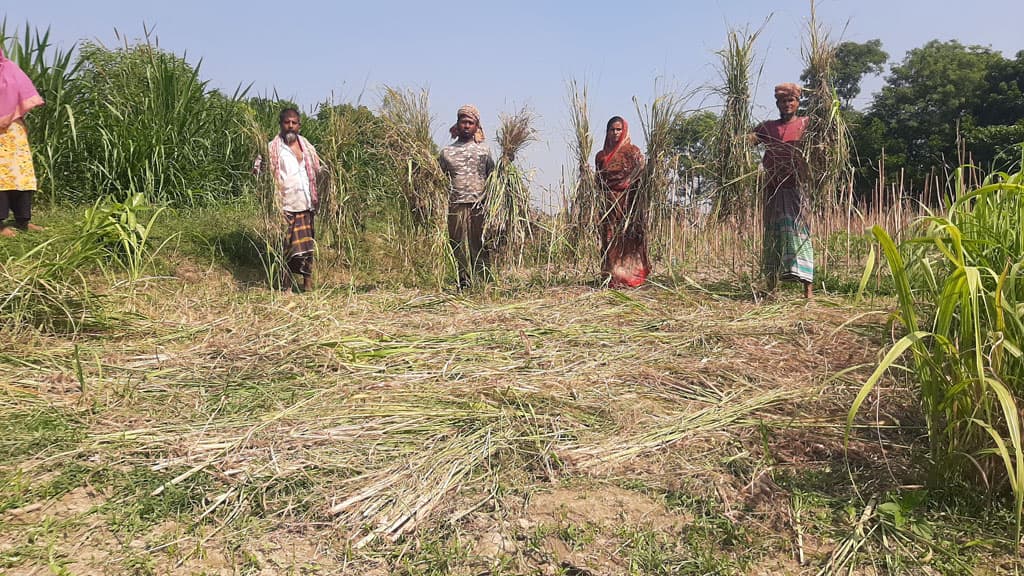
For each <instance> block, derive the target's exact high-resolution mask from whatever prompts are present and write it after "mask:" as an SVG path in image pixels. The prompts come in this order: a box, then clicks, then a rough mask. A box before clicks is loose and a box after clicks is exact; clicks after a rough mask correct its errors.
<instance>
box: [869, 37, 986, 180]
mask: <svg viewBox="0 0 1024 576" xmlns="http://www.w3.org/2000/svg"><path fill="white" fill-rule="evenodd" d="M1002 60H1003V58H1002V56H1001V55H1000V54H999V53H997V52H993V51H992V50H991V49H990V48H986V47H982V46H964V45H962V44H960V43H959V42H957V41H955V40H954V41H949V42H940V41H938V40H932V41H931V42H928V43H927V44H925V45H924V46H922V47H920V48H915V49H913V50H911V51H909V52H908V53H907V56H906V57H905V58H904V60H903V62H902V63H901V64H899V65H897V66H893V68H892V70H891V74H890V75H889V77H888V78H887V82H888V83H887V85H886V86H884V87H883V88H882V90H881V92H879V93H878V94H877V95H876V96H875V100H874V102H873V103H872V105H871V109H870V112H869V114H868V116H869V119H870V120H875V119H877V120H878V121H880V122H881V124H882V126H884V129H885V136H884V148H885V152H886V155H887V168H888V170H889V173H890V174H896V173H897V172H898V171H899V169H900V168H904V169H905V170H906V176H907V177H908V178H909V179H910V181H911V183H913V182H918V181H920V179H921V178H923V177H924V176H925V175H926V174H927V173H928V171H929V170H931V169H932V167H939V166H954V165H956V164H957V163H958V162H959V160H960V159H959V154H958V150H957V138H958V134H963V133H967V132H969V131H970V130H972V129H974V128H975V127H977V126H978V121H977V119H976V118H975V113H976V110H977V109H978V108H977V107H978V105H979V103H982V102H987V101H988V98H989V96H988V94H986V90H987V88H988V85H989V84H988V79H989V73H990V71H991V70H993V68H994V67H995V66H996V65H998V64H999V63H1000V61H1002ZM897 159H900V160H901V161H902V162H900V161H897Z"/></svg>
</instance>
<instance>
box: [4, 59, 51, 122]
mask: <svg viewBox="0 0 1024 576" xmlns="http://www.w3.org/2000/svg"><path fill="white" fill-rule="evenodd" d="M42 104H43V99H42V97H40V96H39V92H38V91H37V90H36V87H35V86H33V85H32V81H31V80H29V78H28V75H26V74H25V73H24V72H23V71H22V70H21V68H18V65H17V64H15V63H14V62H13V61H11V60H9V59H8V58H7V56H5V55H4V51H3V48H0V126H7V125H9V124H10V123H11V122H14V121H15V120H17V119H19V118H21V117H22V116H24V115H25V114H26V113H27V112H28V111H29V110H31V109H33V108H35V107H36V106H41V105H42Z"/></svg>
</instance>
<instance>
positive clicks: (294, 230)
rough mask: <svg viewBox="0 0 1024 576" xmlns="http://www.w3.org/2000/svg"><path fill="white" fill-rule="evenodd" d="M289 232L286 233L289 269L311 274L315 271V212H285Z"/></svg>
mask: <svg viewBox="0 0 1024 576" xmlns="http://www.w3.org/2000/svg"><path fill="white" fill-rule="evenodd" d="M284 219H285V222H286V223H287V224H288V232H287V233H286V235H285V241H284V255H285V258H286V259H287V260H288V269H289V270H291V271H292V272H293V273H295V274H302V275H303V276H309V275H311V274H312V273H313V251H314V250H315V249H316V246H315V244H314V242H313V237H314V236H313V213H312V212H285V213H284Z"/></svg>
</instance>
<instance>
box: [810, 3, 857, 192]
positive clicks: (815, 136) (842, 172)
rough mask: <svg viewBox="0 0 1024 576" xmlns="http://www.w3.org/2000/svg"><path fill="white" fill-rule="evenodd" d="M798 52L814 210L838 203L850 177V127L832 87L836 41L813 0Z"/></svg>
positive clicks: (851, 172) (851, 168)
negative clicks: (801, 61) (802, 72)
mask: <svg viewBox="0 0 1024 576" xmlns="http://www.w3.org/2000/svg"><path fill="white" fill-rule="evenodd" d="M802 52H803V57H804V64H805V70H806V72H805V75H804V76H801V79H803V80H805V82H806V83H807V87H806V91H805V93H804V96H805V98H804V101H805V105H806V107H807V118H808V122H807V131H806V132H805V133H804V156H805V158H806V160H807V170H808V172H809V173H810V174H809V175H810V182H811V185H810V187H809V190H808V192H809V195H810V197H809V201H810V204H811V207H812V208H813V209H814V210H815V211H816V212H817V211H820V210H822V209H824V208H828V207H834V206H837V205H838V204H839V203H840V201H841V198H842V189H843V188H844V187H845V186H846V185H848V183H849V182H850V180H851V178H852V177H853V166H852V163H851V161H850V156H851V145H850V141H851V138H850V131H849V129H848V127H847V125H846V121H845V119H844V118H843V115H842V114H841V111H840V108H839V97H838V96H837V95H836V92H835V90H834V88H833V87H832V76H833V67H834V66H835V63H836V44H835V43H834V42H832V40H831V39H830V38H829V32H828V30H827V29H826V28H825V26H824V25H823V24H821V23H820V22H819V21H818V19H817V17H816V10H815V2H814V1H813V0H812V1H811V18H810V20H809V21H808V23H807V41H806V44H805V46H804V48H803V50H802Z"/></svg>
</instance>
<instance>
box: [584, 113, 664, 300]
mask: <svg viewBox="0 0 1024 576" xmlns="http://www.w3.org/2000/svg"><path fill="white" fill-rule="evenodd" d="M595 163H596V164H597V182H598V185H599V186H600V187H601V189H602V190H603V191H604V193H605V194H606V198H607V202H605V203H604V206H605V209H604V214H603V217H602V223H601V224H602V226H601V251H602V254H603V256H604V262H603V263H602V265H601V274H602V276H603V277H604V279H605V280H606V281H607V282H608V286H609V287H610V288H626V287H629V288H635V287H637V286H640V285H641V284H643V283H644V281H645V280H647V275H648V274H649V273H650V271H651V264H650V262H649V261H648V260H647V239H646V237H645V234H644V222H643V214H642V213H641V211H640V209H639V206H638V205H637V190H636V182H637V177H638V176H639V175H640V171H641V170H642V169H643V167H644V155H643V153H642V152H640V149H639V148H637V147H636V146H634V145H633V143H632V142H630V140H629V124H627V123H626V121H625V120H623V119H622V117H620V116H613V117H612V119H611V120H609V121H608V128H607V131H606V133H605V137H604V148H603V149H602V150H601V151H600V152H598V153H597V160H596V162H595Z"/></svg>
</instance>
